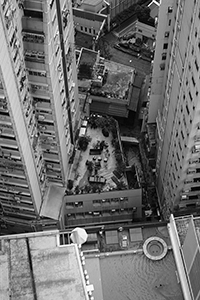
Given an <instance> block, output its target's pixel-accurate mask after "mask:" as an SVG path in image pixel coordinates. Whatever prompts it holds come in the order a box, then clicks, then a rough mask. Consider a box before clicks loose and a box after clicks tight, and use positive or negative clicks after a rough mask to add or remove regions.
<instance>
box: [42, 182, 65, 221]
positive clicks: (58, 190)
mask: <svg viewBox="0 0 200 300" xmlns="http://www.w3.org/2000/svg"><path fill="white" fill-rule="evenodd" d="M65 189H66V188H64V187H60V186H56V185H51V186H49V189H48V191H47V193H46V196H45V199H44V202H43V204H42V208H41V211H40V216H41V217H47V218H51V219H54V220H59V216H60V211H61V208H62V201H63V197H64V194H65Z"/></svg>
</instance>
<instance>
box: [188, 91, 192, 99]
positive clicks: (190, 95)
mask: <svg viewBox="0 0 200 300" xmlns="http://www.w3.org/2000/svg"><path fill="white" fill-rule="evenodd" d="M188 94H189V97H190V100H191V101H192V100H193V98H192V94H191V92H190V91H189V93H188Z"/></svg>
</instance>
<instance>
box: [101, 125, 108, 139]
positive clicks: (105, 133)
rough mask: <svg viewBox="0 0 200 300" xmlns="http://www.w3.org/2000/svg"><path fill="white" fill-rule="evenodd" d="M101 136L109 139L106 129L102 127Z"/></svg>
mask: <svg viewBox="0 0 200 300" xmlns="http://www.w3.org/2000/svg"><path fill="white" fill-rule="evenodd" d="M102 134H103V135H104V136H105V137H109V131H108V129H107V128H106V127H103V128H102Z"/></svg>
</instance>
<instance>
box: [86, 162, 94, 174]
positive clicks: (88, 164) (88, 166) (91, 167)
mask: <svg viewBox="0 0 200 300" xmlns="http://www.w3.org/2000/svg"><path fill="white" fill-rule="evenodd" d="M93 168H94V163H93V162H92V161H88V163H87V169H88V171H89V172H90V173H92V171H93Z"/></svg>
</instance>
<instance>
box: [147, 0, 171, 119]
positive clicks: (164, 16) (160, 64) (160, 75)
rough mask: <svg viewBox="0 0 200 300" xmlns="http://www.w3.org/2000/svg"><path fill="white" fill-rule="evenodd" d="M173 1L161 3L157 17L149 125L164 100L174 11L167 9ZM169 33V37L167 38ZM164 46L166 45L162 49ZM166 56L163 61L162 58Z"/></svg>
mask: <svg viewBox="0 0 200 300" xmlns="http://www.w3.org/2000/svg"><path fill="white" fill-rule="evenodd" d="M173 3H174V0H167V1H162V2H161V5H160V9H159V15H158V25H157V34H156V48H155V55H154V61H153V72H152V84H151V94H150V106H149V117H148V122H149V123H155V122H156V117H157V114H158V109H159V107H160V106H162V102H163V98H164V86H165V84H166V80H167V73H168V65H169V61H170V52H171V42H172V40H173V32H172V28H173V26H174V15H175V11H174V10H173V12H170V13H168V7H171V6H173ZM168 33H169V36H167V35H168ZM164 44H167V45H168V48H167V49H163V47H164ZM164 54H166V57H164V58H165V59H163V56H162V55H164Z"/></svg>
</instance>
